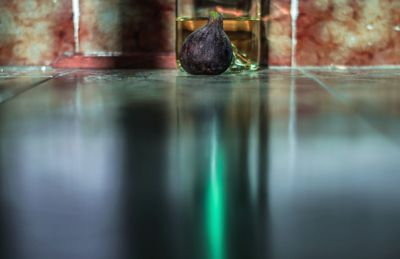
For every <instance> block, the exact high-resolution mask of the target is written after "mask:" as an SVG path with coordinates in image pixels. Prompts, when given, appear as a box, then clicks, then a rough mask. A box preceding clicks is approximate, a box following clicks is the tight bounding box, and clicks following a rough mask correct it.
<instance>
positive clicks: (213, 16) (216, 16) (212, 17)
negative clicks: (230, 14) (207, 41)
mask: <svg viewBox="0 0 400 259" xmlns="http://www.w3.org/2000/svg"><path fill="white" fill-rule="evenodd" d="M221 18H222V15H221V14H220V13H219V12H217V11H211V12H210V22H214V21H217V20H219V19H221Z"/></svg>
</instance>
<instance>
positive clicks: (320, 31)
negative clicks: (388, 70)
mask: <svg viewBox="0 0 400 259" xmlns="http://www.w3.org/2000/svg"><path fill="white" fill-rule="evenodd" d="M299 3H300V15H299V19H298V22H297V41H298V45H297V57H296V58H297V63H298V64H299V65H316V66H319V65H389V64H400V1H398V0H369V1H362V0H300V2H299Z"/></svg>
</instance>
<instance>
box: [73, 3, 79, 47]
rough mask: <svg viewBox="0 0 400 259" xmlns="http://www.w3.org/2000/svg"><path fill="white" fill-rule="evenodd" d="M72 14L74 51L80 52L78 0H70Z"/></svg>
mask: <svg viewBox="0 0 400 259" xmlns="http://www.w3.org/2000/svg"><path fill="white" fill-rule="evenodd" d="M72 14H73V17H74V39H75V53H79V52H80V46H79V43H80V42H79V30H80V27H79V19H80V7H79V0H72Z"/></svg>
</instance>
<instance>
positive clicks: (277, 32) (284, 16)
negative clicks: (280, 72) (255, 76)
mask: <svg viewBox="0 0 400 259" xmlns="http://www.w3.org/2000/svg"><path fill="white" fill-rule="evenodd" d="M268 13H269V15H267V16H265V17H264V23H265V29H266V33H265V35H267V40H268V41H267V42H268V46H265V48H268V54H267V56H268V64H269V65H272V66H275V65H276V66H290V65H291V48H292V36H291V34H292V29H291V21H292V19H291V16H290V0H270V4H269V12H268Z"/></svg>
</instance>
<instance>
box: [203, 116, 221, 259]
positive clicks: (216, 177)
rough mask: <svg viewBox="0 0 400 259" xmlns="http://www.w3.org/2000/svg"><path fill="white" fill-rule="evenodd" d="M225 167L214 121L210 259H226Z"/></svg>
mask: <svg viewBox="0 0 400 259" xmlns="http://www.w3.org/2000/svg"><path fill="white" fill-rule="evenodd" d="M224 167H225V161H224V154H223V150H222V149H221V147H220V146H219V144H218V139H217V125H216V121H215V120H214V121H213V124H212V132H211V159H210V180H209V184H208V188H207V200H206V213H207V215H206V220H207V222H206V228H207V238H208V244H209V252H210V254H209V258H210V259H223V258H225V242H224V228H225V218H224V217H225V215H224V213H225V208H224V179H223V175H224V170H225V168H224Z"/></svg>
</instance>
